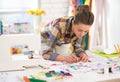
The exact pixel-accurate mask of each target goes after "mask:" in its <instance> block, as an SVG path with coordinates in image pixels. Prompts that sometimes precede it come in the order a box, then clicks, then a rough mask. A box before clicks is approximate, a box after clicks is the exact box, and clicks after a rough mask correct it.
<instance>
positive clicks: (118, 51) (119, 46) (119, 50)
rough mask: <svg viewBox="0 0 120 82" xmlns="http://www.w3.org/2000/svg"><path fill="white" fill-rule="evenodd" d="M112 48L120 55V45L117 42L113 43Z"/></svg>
mask: <svg viewBox="0 0 120 82" xmlns="http://www.w3.org/2000/svg"><path fill="white" fill-rule="evenodd" d="M114 48H115V50H116V53H118V57H120V45H119V44H117V45H115V44H114Z"/></svg>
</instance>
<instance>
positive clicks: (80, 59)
mask: <svg viewBox="0 0 120 82" xmlns="http://www.w3.org/2000/svg"><path fill="white" fill-rule="evenodd" d="M79 56H80V57H79V61H82V62H90V60H89V59H88V56H87V54H86V53H85V52H81V53H80V55H79Z"/></svg>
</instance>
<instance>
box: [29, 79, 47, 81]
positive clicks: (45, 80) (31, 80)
mask: <svg viewBox="0 0 120 82" xmlns="http://www.w3.org/2000/svg"><path fill="white" fill-rule="evenodd" d="M29 80H30V81H31V82H47V81H46V80H41V79H35V78H29Z"/></svg>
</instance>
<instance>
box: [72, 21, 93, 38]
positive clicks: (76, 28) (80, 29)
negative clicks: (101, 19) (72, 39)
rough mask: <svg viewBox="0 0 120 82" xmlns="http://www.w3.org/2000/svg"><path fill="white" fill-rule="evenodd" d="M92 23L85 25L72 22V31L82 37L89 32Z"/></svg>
mask: <svg viewBox="0 0 120 82" xmlns="http://www.w3.org/2000/svg"><path fill="white" fill-rule="evenodd" d="M90 27H91V26H90V25H85V24H82V23H80V24H74V23H73V24H72V31H73V32H74V33H75V35H76V36H77V37H78V38H82V37H83V36H84V35H86V34H87V33H88V32H89V29H90Z"/></svg>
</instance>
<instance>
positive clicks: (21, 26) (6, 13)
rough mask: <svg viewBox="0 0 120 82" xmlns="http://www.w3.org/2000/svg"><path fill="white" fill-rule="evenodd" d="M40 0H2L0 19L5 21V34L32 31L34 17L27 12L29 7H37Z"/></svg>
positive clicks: (0, 3)
mask: <svg viewBox="0 0 120 82" xmlns="http://www.w3.org/2000/svg"><path fill="white" fill-rule="evenodd" d="M37 3H38V0H31V1H29V0H24V1H22V0H1V2H0V13H1V14H0V20H1V21H2V23H3V33H4V34H19V33H32V32H33V31H34V30H33V26H34V20H35V19H34V18H35V17H33V16H30V15H28V14H27V11H28V10H29V9H35V8H36V7H37V6H38V5H37Z"/></svg>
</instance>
